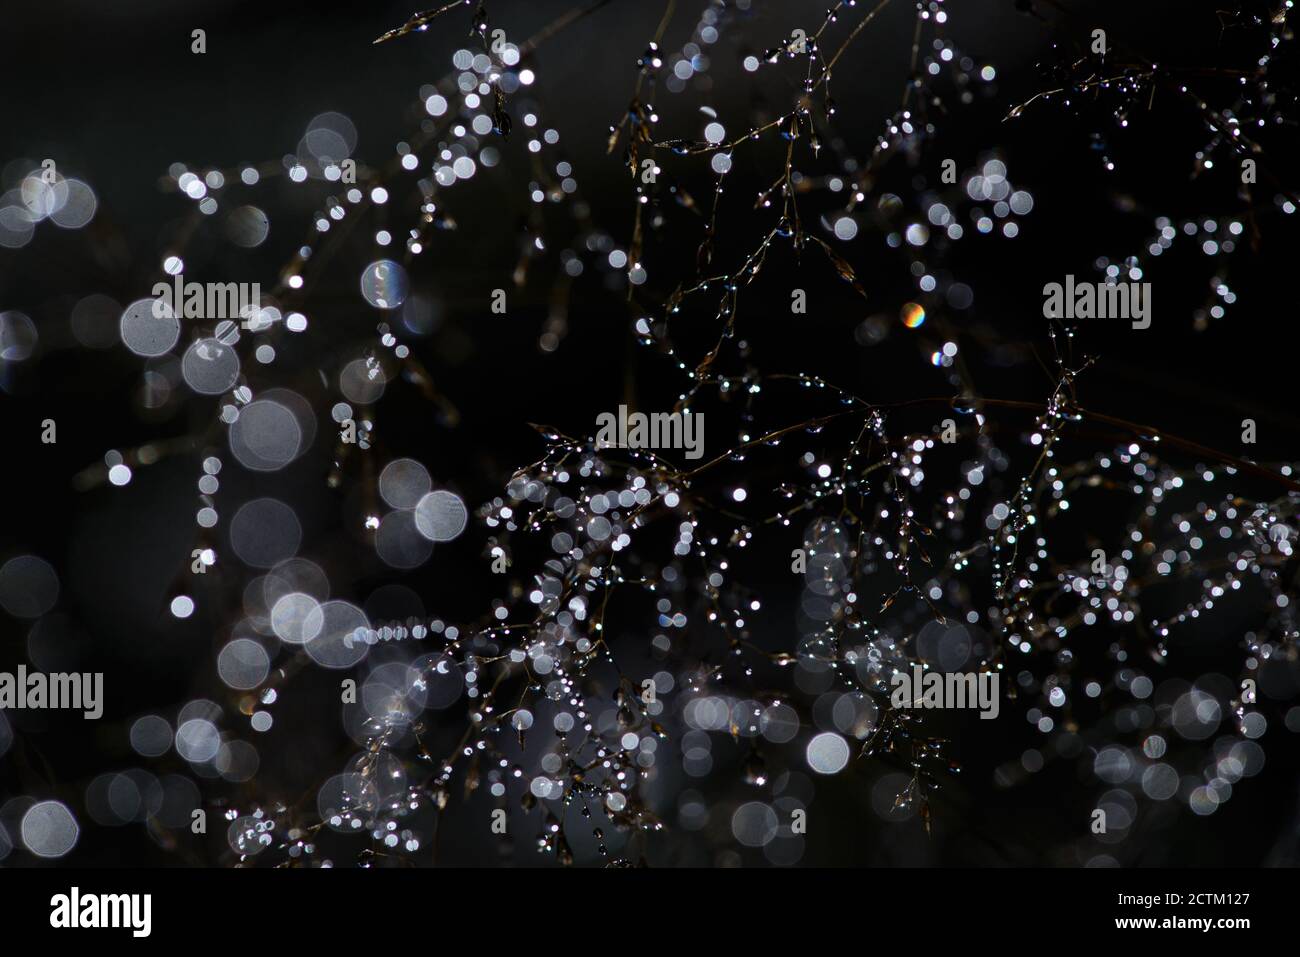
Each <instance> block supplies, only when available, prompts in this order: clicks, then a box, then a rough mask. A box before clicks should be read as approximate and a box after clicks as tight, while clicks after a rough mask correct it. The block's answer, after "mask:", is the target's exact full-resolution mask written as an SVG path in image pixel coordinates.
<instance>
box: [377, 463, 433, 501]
mask: <svg viewBox="0 0 1300 957" xmlns="http://www.w3.org/2000/svg"><path fill="white" fill-rule="evenodd" d="M432 488H433V480H432V479H430V478H429V471H428V469H426V468H425V467H424V466H423V465H421V464H420V463H419V462H417V461H416V460H415V459H393V461H391V462H389V463H388V464H387V465H385V466H384V470H383V471H382V472H380V473H379V494H380V496H382V497H383V500H384V501H385V502H387V503H388V504H389V505H390V506H392V507H393V508H415V506H416V505H418V504H419V503H420V499H421V498H423V497H424V496H425V495H426V494H428V492H429V491H430V490H431V489H432Z"/></svg>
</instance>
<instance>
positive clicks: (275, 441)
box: [230, 398, 303, 472]
mask: <svg viewBox="0 0 1300 957" xmlns="http://www.w3.org/2000/svg"><path fill="white" fill-rule="evenodd" d="M302 445H303V431H302V427H301V426H300V425H299V424H298V419H297V417H296V416H295V415H294V414H293V412H292V411H291V410H290V409H289V408H288V407H287V406H286V405H283V404H282V403H280V402H278V401H274V400H272V399H266V398H263V399H257V400H255V401H253V402H250V403H249V404H248V405H246V406H244V408H243V409H242V410H240V412H239V418H237V419H236V420H235V421H234V423H233V424H232V425H231V426H230V451H231V453H232V454H233V455H234V456H235V458H236V459H238V460H239V464H240V465H242V466H244V468H246V469H252V470H253V471H255V472H274V471H276V470H277V469H282V468H284V467H285V466H286V465H288V464H289V463H290V462H292V461H293V460H294V459H295V458H296V457H297V456H298V453H299V452H300V451H301V450H302Z"/></svg>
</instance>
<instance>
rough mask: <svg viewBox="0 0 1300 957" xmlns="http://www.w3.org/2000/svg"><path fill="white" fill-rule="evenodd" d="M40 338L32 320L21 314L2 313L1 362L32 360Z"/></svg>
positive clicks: (0, 325) (0, 332)
mask: <svg viewBox="0 0 1300 957" xmlns="http://www.w3.org/2000/svg"><path fill="white" fill-rule="evenodd" d="M39 338H40V337H39V336H38V335H37V333H36V326H35V325H34V324H33V323H32V320H31V319H30V318H28V317H27V316H26V315H25V314H24V313H21V312H0V360H4V361H5V362H22V361H23V360H24V359H29V358H31V355H32V353H33V352H35V351H36V343H37V341H38V339H39Z"/></svg>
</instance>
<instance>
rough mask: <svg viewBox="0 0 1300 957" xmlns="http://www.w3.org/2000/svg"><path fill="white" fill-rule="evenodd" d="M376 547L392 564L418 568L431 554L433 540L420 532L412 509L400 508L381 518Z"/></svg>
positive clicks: (376, 535)
mask: <svg viewBox="0 0 1300 957" xmlns="http://www.w3.org/2000/svg"><path fill="white" fill-rule="evenodd" d="M375 551H376V552H377V553H378V555H379V557H380V558H381V559H383V561H384V564H386V565H389V566H390V567H392V568H401V569H409V568H418V567H419V566H420V565H423V564H424V563H425V562H426V561H428V560H429V556H430V555H432V554H433V542H432V541H430V540H429V539H428V537H426V536H425V535H423V534H421V533H420V530H419V529H418V528H417V526H416V516H415V512H413V511H412V510H410V509H400V510H398V511H395V512H389V513H388V514H387V515H385V516H384V517H383V518H382V519H381V520H380V522H379V528H378V530H377V531H376V532H375Z"/></svg>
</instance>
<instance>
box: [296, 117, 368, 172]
mask: <svg viewBox="0 0 1300 957" xmlns="http://www.w3.org/2000/svg"><path fill="white" fill-rule="evenodd" d="M356 145H357V128H356V125H355V124H354V123H353V122H352V121H351V120H350V119H348V118H347V117H346V116H344V115H343V114H342V113H334V112H329V113H321V114H319V115H317V116H314V117H312V119H311V122H309V123H308V124H307V132H306V134H304V136H303V138H302V143H301V144H299V150H298V153H299V156H301V155H302V154H303V153H307V154H310V155H311V156H312V158H314V159H316V160H317V161H318V162H321V163H330V162H334V163H337V162H339V161H340V160H344V159H347V158H348V157H349V156H351V155H352V150H353V149H355V148H356Z"/></svg>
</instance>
